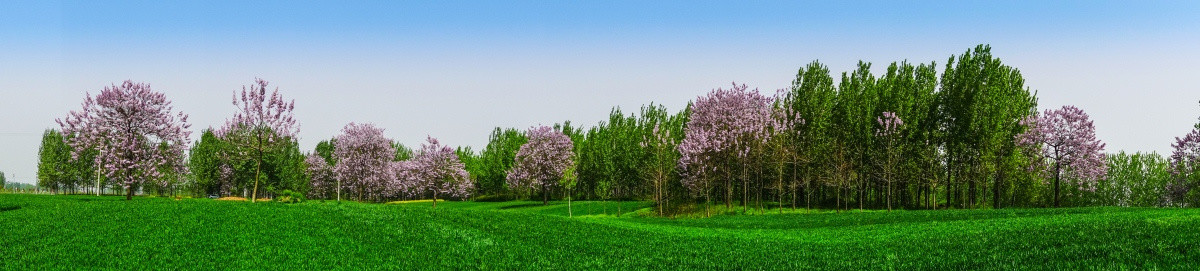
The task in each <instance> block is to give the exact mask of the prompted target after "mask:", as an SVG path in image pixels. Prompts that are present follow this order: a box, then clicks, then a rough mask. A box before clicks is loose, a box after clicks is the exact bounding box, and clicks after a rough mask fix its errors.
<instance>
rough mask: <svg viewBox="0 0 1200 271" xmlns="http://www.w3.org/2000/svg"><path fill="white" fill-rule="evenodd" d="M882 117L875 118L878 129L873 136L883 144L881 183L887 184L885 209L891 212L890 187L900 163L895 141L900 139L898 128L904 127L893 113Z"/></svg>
mask: <svg viewBox="0 0 1200 271" xmlns="http://www.w3.org/2000/svg"><path fill="white" fill-rule="evenodd" d="M882 115H883V116H880V117H876V118H875V122H876V123H878V124H879V127H877V128H875V136H876V137H878V138H879V139H881V140H882V142H883V145H884V146H883V155H884V159H882V160H881V161H882V163H883V164H882V166H881V169H882V170H881V171H880V172H881V173H882V175H883V181H884V182H885V183H886V184H887V208H888V211H889V212H890V211H892V185H893V183H895V181H896V180H895V179H896V176H895V175H896V164H897V163H899V162H900V157H899V155H900V152H899V150H897V149H896V141H897V140H899V139H900V128H901V127H903V126H904V120H901V119H900V116H898V115H896V113H895V112H883V114H882Z"/></svg>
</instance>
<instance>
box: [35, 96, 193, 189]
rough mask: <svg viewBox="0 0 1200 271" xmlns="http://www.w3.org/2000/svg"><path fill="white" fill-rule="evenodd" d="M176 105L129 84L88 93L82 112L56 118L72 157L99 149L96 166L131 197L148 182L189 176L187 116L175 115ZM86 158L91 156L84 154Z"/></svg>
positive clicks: (164, 182)
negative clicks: (187, 164) (184, 175)
mask: <svg viewBox="0 0 1200 271" xmlns="http://www.w3.org/2000/svg"><path fill="white" fill-rule="evenodd" d="M172 111H173V108H172V106H171V102H170V101H169V100H167V98H166V96H165V95H163V94H162V93H161V92H156V91H154V90H152V89H151V88H150V85H148V84H143V83H134V82H133V81H125V82H124V83H122V84H121V85H120V86H117V85H113V86H111V87H105V88H104V89H103V90H101V91H100V94H99V95H97V96H96V97H95V98H94V99H93V98H92V96H91V95H90V94H89V95H88V96H87V98H86V99H85V100H84V102H83V108H82V109H80V110H79V111H71V113H70V114H69V115H68V116H67V117H66V118H64V119H58V120H56V121H57V122H58V124H59V125H60V126H62V134H63V137H64V138H65V139H66V142H67V143H68V144H69V145H71V147H72V149H71V159H79V158H80V157H81V154H83V153H84V152H87V151H89V150H95V151H97V152H98V154H97V155H96V156H95V158H94V160H93V161H94V162H95V163H96V164H98V165H99V166H100V167H99V171H100V172H101V174H103V175H104V176H105V177H106V178H108V179H109V180H110V181H113V182H116V183H118V184H120V185H121V186H122V187H123V188H124V189H125V190H126V191H127V193H126V194H125V198H126V199H132V197H133V194H134V191H135V190H136V189H138V188H139V187H140V186H142V185H143V184H154V185H158V186H162V187H165V186H169V185H170V180H171V179H175V178H174V177H181V176H183V173H185V172H186V170H187V167H186V163H184V159H183V158H184V156H183V155H184V152H185V151H186V150H187V148H188V146H187V142H188V136H189V135H190V134H191V132H190V131H189V130H188V128H189V127H190V126H191V125H189V124H188V123H187V115H185V114H183V113H182V112H179V113H177V114H176V113H175V112H172ZM85 157H86V156H85Z"/></svg>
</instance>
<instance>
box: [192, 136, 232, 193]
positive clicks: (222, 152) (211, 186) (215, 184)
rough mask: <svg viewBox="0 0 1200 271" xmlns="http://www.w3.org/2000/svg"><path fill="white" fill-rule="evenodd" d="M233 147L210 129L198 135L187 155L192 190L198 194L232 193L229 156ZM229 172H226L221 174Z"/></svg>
mask: <svg viewBox="0 0 1200 271" xmlns="http://www.w3.org/2000/svg"><path fill="white" fill-rule="evenodd" d="M232 148H233V146H231V145H230V144H229V143H228V142H226V141H224V140H221V139H220V138H218V137H217V135H216V134H215V133H214V132H213V130H212V129H205V130H204V132H202V133H201V134H200V140H198V141H196V142H195V143H194V144H193V145H192V148H191V150H190V152H189V153H188V167H189V169H190V170H191V176H192V186H193V187H192V188H193V191H194V192H195V193H198V194H214V195H229V194H232V193H233V189H234V184H233V180H232V179H233V178H232V177H233V176H232V175H233V174H232V173H233V172H232V170H233V165H232V161H230V157H229V156H230V155H231V153H232V152H233V149H232ZM224 170H229V171H228V172H223V171H224Z"/></svg>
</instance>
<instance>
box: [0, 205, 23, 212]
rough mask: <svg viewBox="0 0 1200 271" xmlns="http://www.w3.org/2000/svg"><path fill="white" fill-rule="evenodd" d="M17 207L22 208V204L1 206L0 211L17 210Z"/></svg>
mask: <svg viewBox="0 0 1200 271" xmlns="http://www.w3.org/2000/svg"><path fill="white" fill-rule="evenodd" d="M17 209H21V206H20V205H5V206H0V212H8V211H16V210H17Z"/></svg>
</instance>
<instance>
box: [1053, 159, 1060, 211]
mask: <svg viewBox="0 0 1200 271" xmlns="http://www.w3.org/2000/svg"><path fill="white" fill-rule="evenodd" d="M1060 169H1061V168H1059V166H1058V161H1055V162H1054V207H1055V208H1058V206H1059V205H1058V204H1059V203H1058V181H1059V175H1060V172H1061V171H1059V170H1060Z"/></svg>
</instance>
